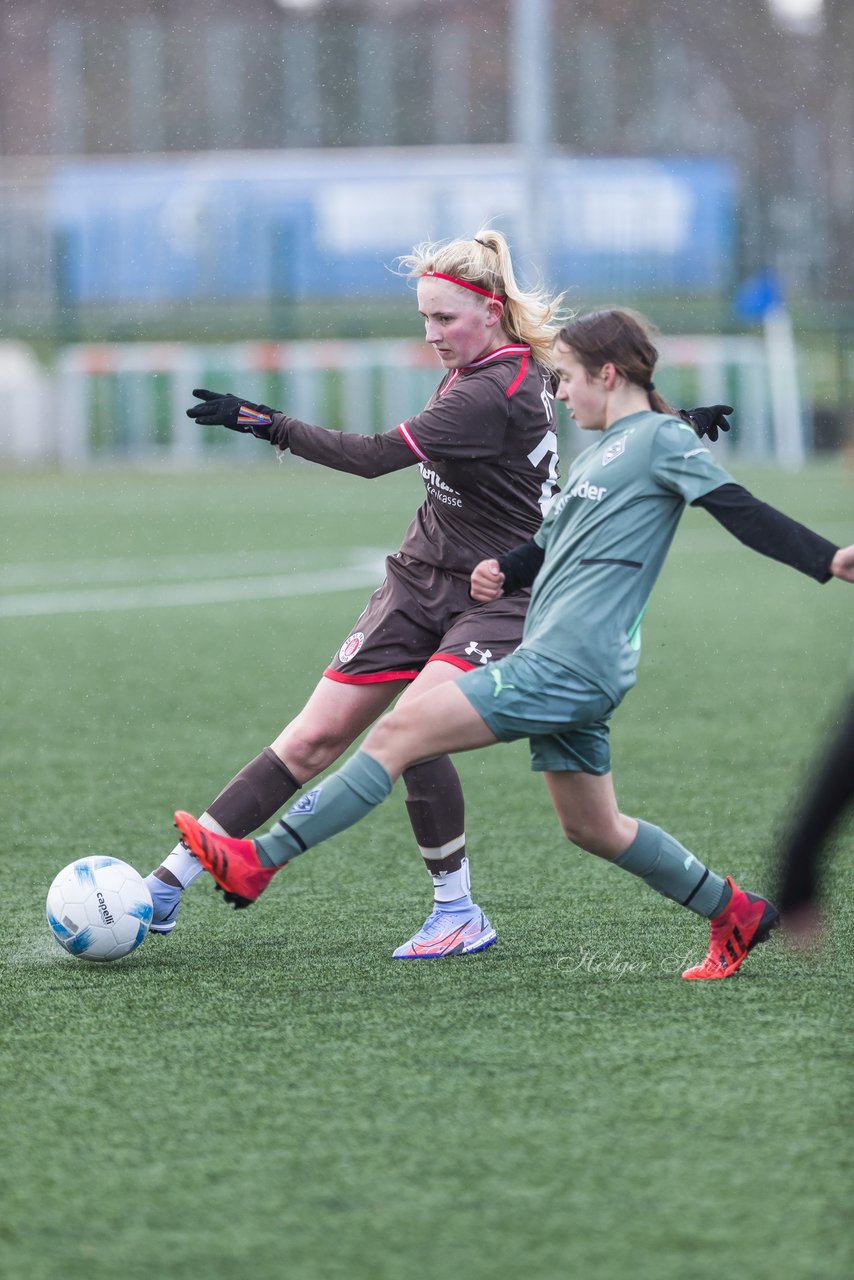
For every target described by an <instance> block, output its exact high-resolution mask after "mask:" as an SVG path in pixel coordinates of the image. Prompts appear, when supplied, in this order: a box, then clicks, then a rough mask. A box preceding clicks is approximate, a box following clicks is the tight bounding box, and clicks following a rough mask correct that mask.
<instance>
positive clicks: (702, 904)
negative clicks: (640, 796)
mask: <svg viewBox="0 0 854 1280" xmlns="http://www.w3.org/2000/svg"><path fill="white" fill-rule="evenodd" d="M613 861H614V865H615V866H617V867H622V868H623V870H624V871H629V872H630V873H631V874H632V875H633V876H640V878H641V880H643V881H645V883H646V884H648V885H649V887H650V889H655V891H656V893H660V894H663V895H664V897H665V898H672V899H673V901H674V902H678V903H680V904H681V905H682V906H683V907H687V908H688V910H689V911H695V912H696V913H697V915H698V916H705V917H706V919H707V920H708V919H710V918H711V917H712V916H716V915H717V914H718V912H720V911H722V910H723V908H724V907H725V906H726V903H727V900H728V898H729V896H730V889H729V885H728V884H727V883H726V881H725V880H722V879H721V878H720V876H716V875H715V873H714V871H710V870H709V868H708V867H705V866H703V863H702V862H700V861H699V860H698V859H697V858H695V857H694V855H693V853H689V851H688V850H687V849H686V848H684V847H683V846H682V845H681V844H680V843H679V841H678V840H674V838H673V836H671V835H668V834H667V832H666V831H662V829H661V827H654V826H653V825H652V823H651V822H642V821H641V820H640V819H638V833H637V835H636V836H635V838H634V840H633V841H632V843H631V844H630V845H629V847H628V849H626V851H625V853H621V854H620V856H619V858H614V860H613Z"/></svg>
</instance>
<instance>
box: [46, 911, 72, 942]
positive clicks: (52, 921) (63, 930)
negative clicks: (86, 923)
mask: <svg viewBox="0 0 854 1280" xmlns="http://www.w3.org/2000/svg"><path fill="white" fill-rule="evenodd" d="M47 922H48V924H49V925H50V927H51V929H52V930H53V932H54V933H55V934H56V936H57V938H58V939H59V941H60V942H61V943H62V945H63V946H65V944H66V942H67V940H68V939H69V938H73V937H74V930H73V929H69V928H68V926H67V925H65V924H63V923H62V921H61V920H57V918H56V916H55V915H54V914H53V912H52V911H48V913H47Z"/></svg>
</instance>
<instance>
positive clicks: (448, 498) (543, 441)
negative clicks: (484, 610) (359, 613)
mask: <svg viewBox="0 0 854 1280" xmlns="http://www.w3.org/2000/svg"><path fill="white" fill-rule="evenodd" d="M270 441H271V443H272V444H274V445H275V446H277V447H278V448H280V449H289V450H290V452H291V453H293V454H294V455H295V456H296V457H299V458H306V459H308V460H310V461H311V462H317V463H320V464H321V465H322V466H326V467H332V468H334V469H335V470H336V471H347V472H349V473H350V474H352V475H358V476H365V477H369V478H373V477H376V476H381V475H386V474H387V473H389V472H391V471H400V470H401V469H402V468H403V467H410V466H414V465H416V464H417V465H418V466H419V469H420V471H421V475H422V477H423V480H424V487H425V489H426V497H425V500H424V502H423V504H422V505H421V507H420V508H419V509H418V511H417V513H416V515H415V518H414V520H413V521H412V524H411V525H410V526H409V529H408V530H407V532H406V536H405V537H404V539H403V543H402V544H401V548H400V550H401V551H402V552H404V553H405V554H407V555H410V556H412V557H414V558H415V559H417V560H421V561H423V562H424V563H426V564H431V565H435V566H436V567H438V568H441V569H444V570H445V571H446V572H447V573H452V574H456V575H460V576H466V577H467V576H468V575H469V574H470V573H471V571H472V569H473V568H474V566H475V565H476V564H477V563H478V562H479V561H480V560H483V559H485V558H488V557H493V556H499V555H502V554H503V553H504V552H505V551H509V550H510V549H511V548H512V547H515V546H517V545H518V544H519V543H520V542H525V541H527V540H528V539H529V538H530V537H531V536H532V535H533V533H534V532H535V531H536V530H537V529H538V528H539V525H540V523H541V521H542V518H543V514H544V511H545V508H546V506H547V505H548V503H549V501H550V500H551V498H552V496H553V494H554V492H555V490H556V488H557V462H558V459H557V436H556V433H555V415H554V386H553V382H552V377H551V374H550V372H549V370H548V369H546V368H545V366H543V365H541V364H538V363H537V361H536V360H534V359H533V357H532V356H531V353H530V350H529V348H528V347H525V346H522V345H517V344H513V345H506V346H503V347H500V348H499V349H498V350H497V351H493V352H492V353H490V354H489V355H488V356H485V357H483V358H482V359H481V360H478V361H476V362H475V363H474V364H471V365H469V366H467V367H466V368H463V369H452V370H450V371H449V372H448V373H447V374H446V375H445V377H444V378H443V379H442V382H441V383H440V385H439V387H438V388H437V390H436V391H435V392H434V393H433V395H432V396H431V397H430V399H429V401H428V402H427V405H426V407H425V408H424V409H423V410H422V412H421V413H417V414H415V416H414V417H412V418H407V419H406V421H405V422H401V423H399V424H398V426H396V427H395V428H393V430H391V431H385V432H382V433H380V434H378V435H373V436H367V435H355V434H350V433H347V432H341V431H330V430H328V429H327V428H326V427H318V426H312V425H311V424H310V423H307V422H301V421H300V420H299V419H297V418H289V417H287V416H286V415H285V414H279V413H277V414H274V415H273V427H272V430H271V434H270Z"/></svg>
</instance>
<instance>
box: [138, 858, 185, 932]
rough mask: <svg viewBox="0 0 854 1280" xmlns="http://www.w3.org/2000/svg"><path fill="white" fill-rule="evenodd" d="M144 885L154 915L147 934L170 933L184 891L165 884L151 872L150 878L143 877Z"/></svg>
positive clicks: (175, 921)
mask: <svg viewBox="0 0 854 1280" xmlns="http://www.w3.org/2000/svg"><path fill="white" fill-rule="evenodd" d="M145 883H146V886H147V888H148V892H149V893H150V894H151V901H152V903H153V904H154V914H153V916H152V917H151V924H150V925H149V926H148V932H149V933H161V934H167V933H171V932H172V930H173V929H174V928H175V925H176V924H177V923H178V908H179V907H180V905H181V894H182V893H183V892H184V890H183V889H179V888H178V886H177V885H175V884H166V882H165V881H163V880H161V879H160V877H159V876H156V875H155V874H154V872H153V871H152V873H151V875H150V876H146V877H145Z"/></svg>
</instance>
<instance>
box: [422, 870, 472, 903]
mask: <svg viewBox="0 0 854 1280" xmlns="http://www.w3.org/2000/svg"><path fill="white" fill-rule="evenodd" d="M430 878H431V880H432V881H433V901H434V902H437V903H439V904H440V905H444V904H446V903H453V904H454V908H455V910H457V911H462V910H463V909H464V908H465V907H469V906H471V905H472V902H471V876H470V874H469V860H468V858H463V860H462V864H461V865H460V866H459V867H458V868H457V870H456V871H438V872H436V873H435V874H433V875H431V877H430Z"/></svg>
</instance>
